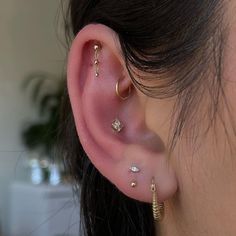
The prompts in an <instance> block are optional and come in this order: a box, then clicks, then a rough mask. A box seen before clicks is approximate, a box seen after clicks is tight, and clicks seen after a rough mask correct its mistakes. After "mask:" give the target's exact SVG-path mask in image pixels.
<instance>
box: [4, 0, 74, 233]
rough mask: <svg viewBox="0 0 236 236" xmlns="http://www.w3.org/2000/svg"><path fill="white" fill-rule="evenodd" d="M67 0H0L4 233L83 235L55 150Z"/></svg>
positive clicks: (68, 185)
mask: <svg viewBox="0 0 236 236" xmlns="http://www.w3.org/2000/svg"><path fill="white" fill-rule="evenodd" d="M60 2H61V1H60V0H50V1H48V0H40V1H39V0H37V1H36V0H0V160H1V162H0V235H4V236H26V235H38V236H56V235H57V236H59V235H67V236H68V235H71V236H72V235H78V232H79V230H78V224H79V210H78V207H77V206H76V203H75V201H74V199H73V194H72V191H71V186H70V180H69V176H68V175H67V173H66V172H65V171H64V170H63V165H62V162H61V161H60V160H58V159H57V158H55V156H54V155H53V147H54V141H55V139H54V136H55V135H56V133H55V127H56V125H57V121H58V116H57V109H58V104H59V101H60V96H61V93H62V88H63V83H62V82H63V80H64V74H65V67H66V49H65V47H64V46H63V45H62V43H61V42H62V41H63V40H64V32H63V21H62V15H61V14H62V12H61V4H60Z"/></svg>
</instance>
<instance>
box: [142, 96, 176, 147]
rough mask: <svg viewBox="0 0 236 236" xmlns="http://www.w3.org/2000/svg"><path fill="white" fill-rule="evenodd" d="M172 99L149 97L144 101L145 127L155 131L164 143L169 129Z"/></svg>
mask: <svg viewBox="0 0 236 236" xmlns="http://www.w3.org/2000/svg"><path fill="white" fill-rule="evenodd" d="M173 104H174V102H173V101H170V100H167V99H166V100H159V99H153V98H149V99H148V100H147V103H146V110H145V119H146V125H147V127H148V128H149V129H150V130H152V131H153V132H155V133H156V134H157V135H158V136H159V137H160V139H161V140H162V142H163V143H164V144H165V145H166V144H167V140H168V133H169V129H170V121H171V111H172V109H173Z"/></svg>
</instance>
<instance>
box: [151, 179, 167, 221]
mask: <svg viewBox="0 0 236 236" xmlns="http://www.w3.org/2000/svg"><path fill="white" fill-rule="evenodd" d="M151 192H152V212H153V218H154V220H155V221H157V222H160V221H161V220H162V219H163V217H164V212H165V205H164V203H163V202H162V203H158V197H157V188H156V184H155V182H154V178H152V183H151Z"/></svg>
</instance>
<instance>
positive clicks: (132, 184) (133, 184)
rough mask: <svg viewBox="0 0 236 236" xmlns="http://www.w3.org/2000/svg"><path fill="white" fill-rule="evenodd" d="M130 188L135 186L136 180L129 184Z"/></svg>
mask: <svg viewBox="0 0 236 236" xmlns="http://www.w3.org/2000/svg"><path fill="white" fill-rule="evenodd" d="M130 186H131V187H132V188H135V187H136V186H137V181H135V180H133V181H132V182H131V184H130Z"/></svg>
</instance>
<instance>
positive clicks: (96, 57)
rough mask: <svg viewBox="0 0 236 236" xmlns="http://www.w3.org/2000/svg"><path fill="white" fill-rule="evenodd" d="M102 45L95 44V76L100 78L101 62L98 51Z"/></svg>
mask: <svg viewBox="0 0 236 236" xmlns="http://www.w3.org/2000/svg"><path fill="white" fill-rule="evenodd" d="M100 47H101V46H100V45H99V44H95V45H94V65H95V76H96V77H98V76H99V68H98V66H99V60H98V51H99V49H100Z"/></svg>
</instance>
